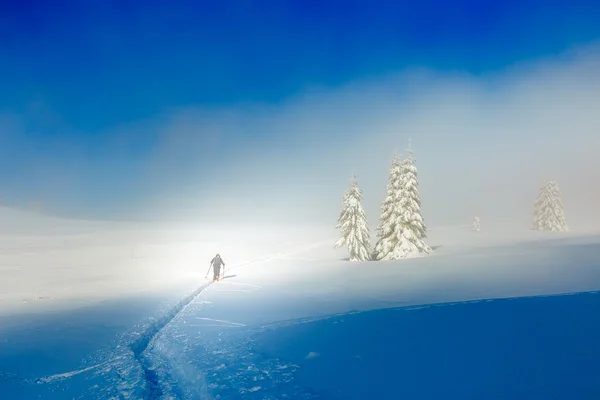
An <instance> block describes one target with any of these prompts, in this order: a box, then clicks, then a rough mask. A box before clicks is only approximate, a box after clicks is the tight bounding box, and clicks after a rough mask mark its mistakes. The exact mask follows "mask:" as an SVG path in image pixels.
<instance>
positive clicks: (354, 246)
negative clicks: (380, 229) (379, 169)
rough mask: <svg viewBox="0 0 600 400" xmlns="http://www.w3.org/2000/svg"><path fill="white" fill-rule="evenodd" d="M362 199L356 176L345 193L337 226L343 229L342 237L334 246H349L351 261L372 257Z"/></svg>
mask: <svg viewBox="0 0 600 400" xmlns="http://www.w3.org/2000/svg"><path fill="white" fill-rule="evenodd" d="M361 200H362V191H361V190H360V189H359V188H358V179H356V176H354V177H353V178H352V180H351V181H350V188H349V189H348V190H347V191H346V192H345V193H344V198H343V202H342V211H341V212H340V216H339V217H338V225H337V226H336V228H337V229H340V230H341V238H340V239H339V240H338V241H337V242H336V243H335V246H334V247H335V248H339V247H343V246H347V247H348V252H349V253H350V261H368V260H369V259H370V252H371V237H370V235H369V224H368V223H367V217H366V214H365V211H364V210H363V207H362V205H361Z"/></svg>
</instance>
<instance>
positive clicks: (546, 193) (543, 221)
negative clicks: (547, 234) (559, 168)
mask: <svg viewBox="0 0 600 400" xmlns="http://www.w3.org/2000/svg"><path fill="white" fill-rule="evenodd" d="M532 229H534V230H538V231H554V232H566V231H568V230H569V228H568V227H567V220H566V218H565V211H564V208H563V204H562V200H561V196H560V188H559V187H558V184H557V183H556V182H555V181H549V182H545V183H544V184H543V185H542V188H541V189H540V193H539V195H538V198H537V200H536V201H535V203H534V210H533V227H532Z"/></svg>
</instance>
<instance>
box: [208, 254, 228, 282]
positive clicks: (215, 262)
mask: <svg viewBox="0 0 600 400" xmlns="http://www.w3.org/2000/svg"><path fill="white" fill-rule="evenodd" d="M210 266H211V267H212V269H213V282H214V281H218V280H219V277H220V276H221V266H222V267H223V269H225V263H224V262H223V259H222V258H221V256H220V255H218V254H217V255H216V256H215V257H214V258H213V259H212V260H211V261H210Z"/></svg>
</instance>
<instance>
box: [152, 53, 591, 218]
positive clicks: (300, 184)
mask: <svg viewBox="0 0 600 400" xmlns="http://www.w3.org/2000/svg"><path fill="white" fill-rule="evenodd" d="M599 50H600V48H599V47H596V46H590V47H587V48H585V49H578V50H576V51H573V52H570V53H568V54H563V55H560V56H556V57H553V58H548V59H545V60H541V61H538V62H533V63H527V64H522V65H515V66H513V67H511V68H510V69H507V70H505V71H502V72H499V73H496V74H493V75H490V76H483V77H480V76H469V75H467V74H460V73H443V72H435V71H427V70H412V71H404V72H402V73H398V74H397V75H394V76H387V77H381V78H380V79H371V80H368V81H362V82H353V83H351V84H348V85H346V86H343V87H338V88H333V89H327V88H320V89H319V90H313V91H310V92H307V93H303V94H300V95H298V96H295V97H294V98H291V99H289V100H288V101H286V102H285V103H283V104H280V105H277V106H260V105H258V106H242V107H239V108H231V109H227V110H213V112H206V111H198V110H186V111H184V112H183V113H182V114H177V113H176V114H175V116H174V117H173V121H174V122H173V123H172V125H167V126H165V127H164V130H163V134H164V135H166V136H168V137H169V141H170V143H179V144H178V145H177V146H176V148H171V149H170V150H169V151H171V152H172V155H173V156H174V157H178V156H179V155H180V152H179V150H178V149H182V148H183V147H185V148H187V151H189V152H190V153H189V154H192V153H194V152H198V154H206V153H208V154H210V152H211V151H214V152H217V153H218V154H220V155H222V156H223V158H220V159H218V161H216V162H215V163H214V164H213V167H214V168H212V169H208V170H204V171H186V173H181V175H180V176H179V178H180V180H182V181H187V182H188V183H189V182H193V181H194V179H195V176H200V175H202V174H205V176H209V177H213V178H214V179H212V182H211V183H210V184H206V182H205V181H202V182H203V186H200V185H198V186H197V187H194V186H193V185H192V186H190V187H189V188H188V189H187V190H179V189H181V187H182V186H181V185H180V184H179V183H178V184H177V185H174V186H171V187H169V191H171V192H172V195H168V194H167V193H166V192H165V193H164V195H165V196H164V198H163V200H165V199H167V198H170V199H171V200H170V202H169V201H167V202H163V203H162V204H163V207H164V211H165V212H166V214H168V215H170V216H173V215H177V214H180V215H182V216H183V215H185V216H187V215H192V214H196V213H202V212H205V213H208V214H209V215H212V216H217V215H220V217H223V218H226V217H229V218H236V217H237V216H238V214H248V213H251V216H250V218H251V219H254V220H256V221H260V220H261V218H262V217H264V216H266V215H269V214H271V215H273V214H275V215H288V216H291V217H295V218H296V219H300V220H305V221H306V220H307V219H308V220H317V219H321V220H323V219H324V218H328V221H331V223H333V221H334V220H335V217H336V216H337V211H338V208H339V203H340V200H341V195H342V192H343V190H344V189H345V188H346V184H347V181H348V179H349V178H350V177H351V175H352V173H353V172H356V173H357V175H358V176H359V179H360V184H361V187H362V188H363V190H364V192H365V208H366V211H367V213H368V215H369V217H370V218H371V220H372V222H373V223H375V222H376V218H377V217H378V212H379V202H380V201H381V198H382V196H383V194H384V191H385V184H386V179H387V168H388V166H389V163H390V160H391V157H392V154H393V151H394V149H398V150H401V151H402V150H403V149H404V148H405V147H406V145H407V142H408V138H409V137H411V138H412V140H413V147H414V150H415V152H416V157H417V166H418V167H419V170H420V184H421V197H422V201H423V207H424V215H425V218H426V219H427V221H428V222H429V223H430V224H432V225H440V224H447V223H464V224H469V223H470V221H471V219H472V217H473V216H474V215H479V216H480V217H481V218H482V220H486V221H490V220H496V221H502V222H505V223H516V224H520V225H523V226H528V225H529V222H530V221H529V220H530V214H531V207H532V204H533V201H534V199H535V195H536V193H537V189H538V186H539V185H540V183H541V181H542V180H543V179H549V178H552V179H556V180H558V182H559V184H560V185H561V188H562V190H563V195H564V202H565V207H566V213H567V217H568V218H569V220H570V225H572V226H574V227H576V226H577V225H578V224H579V225H582V224H584V223H596V224H597V223H599V222H600V211H598V208H597V206H596V204H598V200H599V199H600V195H599V193H600V189H599V188H598V182H600V180H599V178H600V168H599V167H600V161H597V160H598V158H597V154H598V153H599V152H600V112H598V104H600V51H599ZM182 116H184V117H182ZM195 116H196V117H195ZM182 118H183V120H186V121H188V122H189V124H190V125H186V127H185V129H181V120H182ZM232 133H235V134H236V136H240V135H241V134H243V133H246V134H247V137H248V139H246V140H244V141H242V142H240V143H227V142H218V138H221V139H220V140H225V138H227V137H229V136H230V135H231V134H232ZM257 133H259V134H260V139H259V140H258V141H256V142H255V141H253V139H252V138H253V137H254V136H255V135H256V134H257ZM205 134H208V135H209V138H210V140H208V139H204V136H203V135H205ZM206 143H208V145H207V144H206ZM158 160H161V163H164V162H168V160H167V159H165V158H159V159H158ZM156 165H157V166H160V165H161V164H156ZM198 165H199V164H198ZM163 166H164V165H163ZM196 174H198V175H196ZM175 181H178V180H175ZM165 188H166V187H165ZM178 188H179V189H178ZM160 197H163V196H160ZM183 198H187V199H188V200H186V201H183V200H181V199H183ZM174 199H180V200H181V201H180V202H179V203H177V202H176V201H175V200H174ZM169 204H170V205H172V207H169ZM219 212H221V213H222V214H219ZM574 219H576V220H577V221H575V222H573V220H574ZM588 225H589V224H588Z"/></svg>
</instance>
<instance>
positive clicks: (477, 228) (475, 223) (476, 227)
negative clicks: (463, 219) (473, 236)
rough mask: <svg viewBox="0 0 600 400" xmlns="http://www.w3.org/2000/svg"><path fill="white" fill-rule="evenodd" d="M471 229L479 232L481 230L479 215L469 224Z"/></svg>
mask: <svg viewBox="0 0 600 400" xmlns="http://www.w3.org/2000/svg"><path fill="white" fill-rule="evenodd" d="M471 230H472V231H474V232H479V231H480V230H481V221H480V220H479V217H475V218H473V225H471Z"/></svg>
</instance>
